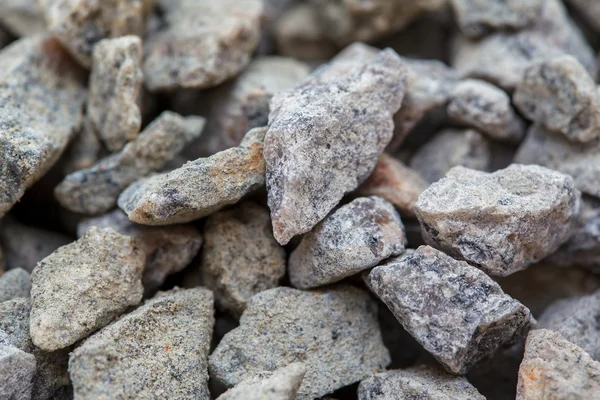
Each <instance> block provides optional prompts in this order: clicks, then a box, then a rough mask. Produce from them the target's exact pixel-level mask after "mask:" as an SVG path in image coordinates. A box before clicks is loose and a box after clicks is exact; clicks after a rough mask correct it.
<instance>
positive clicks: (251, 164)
mask: <svg viewBox="0 0 600 400" xmlns="http://www.w3.org/2000/svg"><path fill="white" fill-rule="evenodd" d="M265 132H266V128H255V129H253V130H251V131H250V132H248V133H247V134H246V136H245V137H244V140H242V143H241V144H240V145H239V146H238V147H234V148H231V149H227V150H224V151H222V152H219V153H217V154H215V155H213V156H210V157H208V158H199V159H197V160H195V161H191V162H188V163H187V164H185V165H184V166H182V167H181V168H178V169H175V170H173V171H171V172H169V173H164V174H159V175H154V176H151V177H149V178H145V179H141V180H138V181H137V182H135V183H133V184H132V185H131V186H129V187H128V188H127V189H126V190H125V191H124V192H123V193H121V195H120V196H119V201H118V204H119V207H120V208H121V209H122V210H123V211H125V212H126V213H127V215H128V216H129V219H130V220H132V221H133V222H137V223H139V224H145V225H168V224H176V223H182V222H189V221H193V220H196V219H200V218H202V217H205V216H207V215H210V214H212V213H214V212H216V211H218V210H220V209H221V208H223V207H225V206H228V205H231V204H235V203H237V202H238V201H239V200H240V199H242V198H243V197H244V196H246V195H247V194H249V193H251V192H253V191H255V190H256V189H258V188H260V187H261V186H263V185H264V183H265V161H264V159H263V140H264V137H265Z"/></svg>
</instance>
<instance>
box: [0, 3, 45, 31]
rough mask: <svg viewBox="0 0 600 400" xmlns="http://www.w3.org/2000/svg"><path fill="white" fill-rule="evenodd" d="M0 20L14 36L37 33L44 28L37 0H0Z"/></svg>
mask: <svg viewBox="0 0 600 400" xmlns="http://www.w3.org/2000/svg"><path fill="white" fill-rule="evenodd" d="M0 22H1V23H2V27H4V28H6V29H7V30H8V31H9V32H10V33H12V34H13V35H14V36H16V37H22V36H33V35H38V34H42V33H43V32H44V31H45V30H46V21H44V16H43V15H42V10H41V8H40V6H39V3H38V0H0Z"/></svg>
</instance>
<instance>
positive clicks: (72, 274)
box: [31, 227, 145, 351]
mask: <svg viewBox="0 0 600 400" xmlns="http://www.w3.org/2000/svg"><path fill="white" fill-rule="evenodd" d="M134 243H135V242H134V239H132V238H130V237H127V236H123V235H120V234H118V233H117V232H116V231H114V230H113V229H110V228H107V229H99V228H96V227H92V228H90V229H89V230H88V231H87V232H86V234H85V235H84V236H83V237H82V238H81V239H79V240H78V241H76V242H74V243H72V244H69V245H67V246H63V247H61V248H59V249H58V250H56V251H55V252H54V253H52V254H51V255H49V256H48V257H46V258H45V259H44V260H42V261H40V263H39V264H38V266H37V267H36V268H35V269H34V270H33V273H32V274H31V283H32V288H31V304H32V307H31V338H32V340H33V342H34V343H35V345H36V346H38V347H40V348H41V349H44V350H47V351H51V350H57V349H62V348H64V347H67V346H69V345H71V344H73V343H75V342H76V341H77V340H80V339H83V338H85V337H86V336H88V335H89V334H90V333H92V332H94V331H95V330H97V329H98V328H101V327H103V326H105V325H106V324H108V323H109V322H110V321H111V320H112V319H113V318H114V317H116V316H118V315H119V314H121V313H122V312H124V311H125V310H126V309H127V307H129V306H133V305H136V304H138V303H139V302H140V301H141V300H142V292H143V287H142V282H141V277H142V271H143V268H144V261H145V255H144V254H143V252H141V251H140V250H139V249H138V248H136V247H135V244H134Z"/></svg>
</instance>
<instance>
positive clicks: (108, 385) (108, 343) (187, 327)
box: [69, 288, 214, 400]
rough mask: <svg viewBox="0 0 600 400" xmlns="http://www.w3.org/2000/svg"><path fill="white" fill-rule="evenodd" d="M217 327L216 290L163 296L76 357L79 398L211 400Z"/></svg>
mask: <svg viewBox="0 0 600 400" xmlns="http://www.w3.org/2000/svg"><path fill="white" fill-rule="evenodd" d="M213 326H214V317H213V296H212V293H211V292H210V291H208V290H206V289H201V288H196V289H187V290H182V289H174V290H172V291H169V292H165V293H161V295H160V296H157V297H156V298H154V299H152V300H149V301H148V302H146V303H145V304H144V305H143V306H141V307H140V308H138V309H137V310H135V311H133V312H132V313H130V314H127V315H126V316H124V317H123V318H121V319H119V320H118V321H116V322H114V323H112V324H111V325H108V326H107V327H105V328H104V329H102V330H101V331H99V332H98V333H96V334H94V335H93V336H91V337H89V338H88V339H87V340H86V341H85V342H84V343H83V344H82V345H81V346H79V347H78V348H77V349H75V351H74V352H73V353H71V356H70V359H69V372H70V374H71V379H72V381H73V389H74V394H75V397H76V398H77V399H99V398H102V397H103V396H106V395H107V394H109V396H110V397H111V398H118V399H126V398H129V399H132V398H170V399H190V398H194V399H199V400H208V399H209V398H210V394H209V392H208V370H207V362H208V352H209V347H210V339H211V336H212V328H213Z"/></svg>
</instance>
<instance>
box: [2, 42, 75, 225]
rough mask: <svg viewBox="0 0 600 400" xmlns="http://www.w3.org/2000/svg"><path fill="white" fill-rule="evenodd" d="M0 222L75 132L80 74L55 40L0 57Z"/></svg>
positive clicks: (13, 48)
mask: <svg viewBox="0 0 600 400" xmlns="http://www.w3.org/2000/svg"><path fill="white" fill-rule="evenodd" d="M0 69H1V70H2V71H4V74H3V75H2V78H0V87H1V88H2V90H0V102H1V103H2V104H3V106H2V109H1V110H0V126H2V129H1V130H0V148H1V149H2V161H1V162H0V218H1V217H2V216H4V215H5V214H6V213H7V212H8V210H9V209H10V208H11V207H12V206H13V205H14V204H15V203H16V202H17V201H19V199H20V198H21V197H22V196H23V194H24V193H25V190H26V189H27V188H29V187H30V186H31V185H33V184H34V183H35V182H36V181H37V180H39V179H40V178H41V177H42V176H43V175H44V174H46V172H47V171H48V170H49V169H50V167H52V165H53V164H54V163H55V162H56V161H57V160H58V158H59V157H60V155H61V153H62V152H63V151H64V149H65V148H66V147H67V144H68V142H69V140H70V139H71V138H72V137H73V136H74V134H75V133H76V132H77V130H78V129H79V125H80V123H81V108H82V105H83V102H84V100H85V96H86V92H85V88H84V86H83V79H82V78H83V75H82V72H83V71H81V70H80V69H79V67H78V66H77V65H75V64H74V63H73V62H72V61H71V60H70V58H69V56H68V55H67V54H66V52H65V51H64V50H63V49H62V48H61V47H60V45H59V44H58V42H57V41H56V40H54V39H49V38H47V37H43V36H35V37H32V38H26V39H20V40H17V41H16V42H14V43H12V44H11V45H10V46H8V47H6V48H4V49H3V50H2V52H1V53H0Z"/></svg>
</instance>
